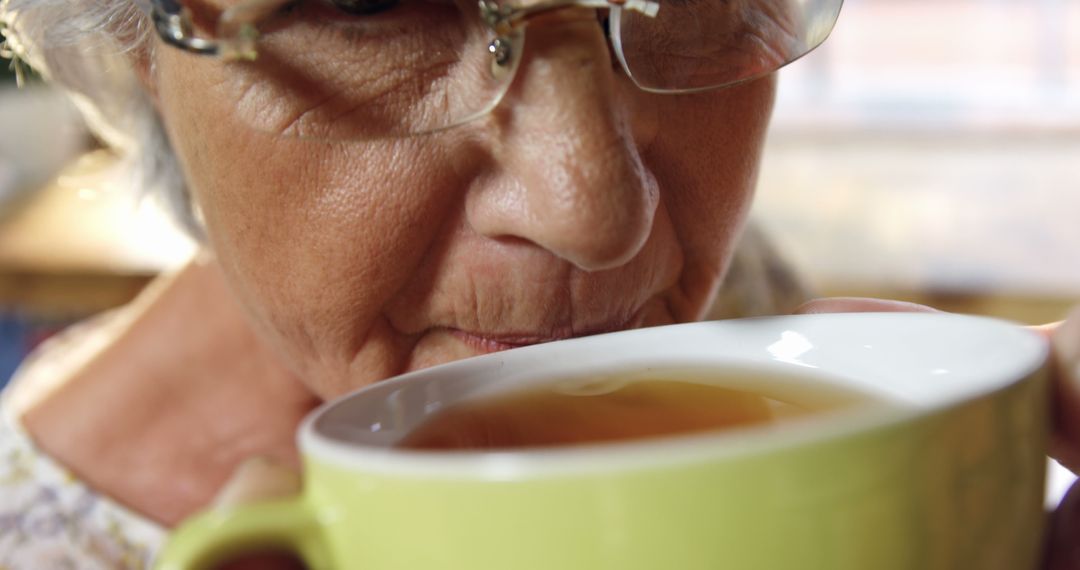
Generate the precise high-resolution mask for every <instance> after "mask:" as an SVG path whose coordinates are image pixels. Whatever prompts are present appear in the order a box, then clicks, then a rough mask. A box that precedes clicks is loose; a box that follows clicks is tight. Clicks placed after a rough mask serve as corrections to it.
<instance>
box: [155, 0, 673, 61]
mask: <svg viewBox="0 0 1080 570" xmlns="http://www.w3.org/2000/svg"><path fill="white" fill-rule="evenodd" d="M295 1H296V0H252V1H250V2H246V3H243V4H239V5H237V6H234V7H232V8H229V9H227V10H226V11H225V12H224V13H223V14H222V16H221V19H220V20H219V28H220V27H221V25H222V24H227V25H231V26H234V27H235V28H236V37H234V38H230V39H228V40H226V39H224V38H216V39H209V38H204V37H200V36H199V35H197V34H196V33H195V31H194V25H193V24H192V19H191V11H190V10H189V9H188V8H187V7H185V6H184V5H183V4H181V2H180V1H179V0H150V5H151V18H152V20H153V23H154V29H155V30H156V31H157V34H158V36H160V37H161V39H162V41H164V42H165V43H166V44H168V45H170V46H172V47H175V48H179V49H181V50H183V51H186V52H189V53H193V54H196V55H203V56H212V57H218V58H220V59H223V60H226V61H237V60H239V61H244V60H246V61H254V60H255V59H256V58H257V57H258V49H257V47H256V46H255V44H256V42H257V40H258V37H259V31H258V27H257V26H258V23H259V22H258V20H259V19H260V18H258V17H256V18H243V17H241V16H242V14H241V12H242V11H243V10H245V9H247V10H249V11H252V12H254V13H255V14H254V15H255V16H264V15H266V14H268V13H269V12H270V11H272V10H275V9H278V8H281V7H283V6H285V5H287V4H289V3H291V2H295ZM301 1H303V0H301ZM477 4H478V8H479V11H480V18H481V20H483V22H484V24H485V25H486V26H488V28H490V29H491V30H492V31H493V32H494V33H495V34H496V37H495V38H494V39H493V40H491V43H490V44H488V53H490V54H491V56H492V62H493V64H494V65H495V66H498V67H506V66H508V65H510V64H511V62H512V60H513V59H514V54H512V53H511V51H510V50H511V49H513V48H512V42H511V39H510V36H511V35H513V34H515V33H517V32H518V31H519V30H521V29H523V28H525V27H526V26H527V25H528V22H529V20H531V19H533V18H535V17H537V16H540V15H543V14H547V13H550V12H554V11H557V10H562V9H566V8H590V9H604V8H612V7H618V8H622V9H624V10H630V11H634V12H639V13H641V14H643V15H645V16H648V17H650V18H655V17H656V15H657V14H658V13H659V11H660V4H659V2H656V1H654V0H542V1H540V2H536V3H532V4H529V5H527V6H512V5H508V4H504V5H499V4H498V3H497V2H496V1H495V0H479V1H478V3H477Z"/></svg>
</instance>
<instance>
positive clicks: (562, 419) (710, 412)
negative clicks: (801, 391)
mask: <svg viewBox="0 0 1080 570" xmlns="http://www.w3.org/2000/svg"><path fill="white" fill-rule="evenodd" d="M808 402H813V403H812V404H810V403H808ZM850 403H851V399H850V398H844V399H839V400H837V399H824V401H823V399H822V398H808V399H806V401H804V402H802V403H800V402H799V401H789V400H787V399H785V400H783V401H782V400H778V399H774V398H770V397H767V396H765V395H763V394H760V393H754V392H747V391H743V390H736V389H732V388H726V387H722V386H719V385H715V384H711V383H706V382H695V381H683V380H670V379H655V378H654V379H649V378H641V379H634V380H618V379H614V380H600V381H592V382H564V383H561V384H556V385H554V386H544V387H539V388H530V389H526V390H520V391H514V392H508V393H503V394H498V395H493V396H489V397H486V398H476V399H474V400H467V401H465V402H462V403H459V404H455V405H452V406H450V407H448V408H446V409H444V410H442V411H440V412H437V413H435V414H434V415H433V416H432V417H430V418H429V419H427V420H426V421H425V422H423V423H422V424H421V425H420V426H419V427H417V428H416V429H414V430H413V431H412V432H410V433H409V434H408V435H407V436H406V437H405V438H404V439H402V440H401V441H400V442H399V443H398V447H401V448H407V449H415V450H432V451H435V450H482V449H514V448H529V447H549V446H560V445H576V444H586V443H596V442H612V441H622V440H632V439H642V438H650V437H660V436H671V435H678V434H688V433H697V432H706V431H714V430H723V429H731V428H737V427H746V426H753V425H760V424H768V423H773V422H778V421H781V420H783V419H786V418H794V417H799V416H803V415H806V414H809V413H813V412H816V411H821V410H826V409H833V408H837V407H843V406H845V405H848V404H850Z"/></svg>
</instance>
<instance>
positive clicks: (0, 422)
mask: <svg viewBox="0 0 1080 570" xmlns="http://www.w3.org/2000/svg"><path fill="white" fill-rule="evenodd" d="M0 416H3V417H2V418H0V570H68V569H71V570H139V569H143V568H149V567H150V562H151V559H152V556H153V554H154V552H155V551H156V550H157V548H158V547H159V546H160V545H161V543H162V542H163V541H164V539H165V530H164V529H163V528H161V527H159V526H158V525H156V524H154V523H153V522H151V521H148V520H146V519H144V518H142V517H141V516H139V515H137V514H135V513H133V512H131V511H129V510H128V509H125V508H124V507H122V506H120V505H118V504H116V503H115V502H113V501H110V500H109V499H108V498H107V497H103V496H101V495H99V494H98V493H96V492H94V490H93V489H90V488H89V487H87V486H86V485H84V484H83V483H82V482H81V481H79V480H78V479H76V478H75V477H74V476H72V474H71V473H69V472H68V471H67V470H65V469H64V468H63V467H61V466H59V465H57V464H56V463H55V462H53V461H52V460H51V459H49V457H48V456H46V455H45V454H44V453H42V452H41V451H39V450H38V449H37V448H35V447H34V444H33V442H32V441H31V440H30V438H29V437H28V436H27V434H26V433H25V432H23V431H22V429H21V428H20V426H19V425H18V424H16V423H15V421H14V418H12V417H10V415H9V414H8V413H6V411H5V410H3V408H2V406H0Z"/></svg>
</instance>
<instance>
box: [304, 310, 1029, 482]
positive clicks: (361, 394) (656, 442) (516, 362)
mask: <svg viewBox="0 0 1080 570" xmlns="http://www.w3.org/2000/svg"><path fill="white" fill-rule="evenodd" d="M809 323H813V324H816V325H821V324H823V323H824V324H825V325H826V326H828V325H832V324H835V326H839V327H844V326H847V327H865V326H871V325H872V326H886V325H890V324H899V323H907V324H911V323H923V324H925V325H930V326H931V327H937V326H942V327H946V328H948V327H953V328H955V329H957V331H961V330H962V329H970V331H976V330H981V331H984V332H986V334H988V335H993V336H995V337H997V340H1000V341H1002V346H998V347H995V348H997V349H998V351H997V352H996V354H995V355H994V356H995V358H998V359H1004V360H1007V362H1006V364H1008V365H1009V367H1008V368H1007V369H1004V370H1001V371H1000V372H999V373H998V374H997V375H996V377H985V378H981V379H980V384H979V385H978V386H971V387H966V389H964V390H961V393H960V394H959V395H956V396H954V397H943V398H940V399H939V400H938V401H936V402H932V403H929V404H926V405H915V406H910V407H902V406H890V407H888V408H884V409H883V408H881V407H878V406H866V407H858V408H856V409H852V410H844V411H838V412H832V413H829V414H826V415H823V416H821V417H813V418H810V419H807V420H806V421H802V420H795V421H797V422H800V423H802V428H803V429H790V427H791V426H790V423H788V422H785V424H782V425H777V426H765V427H751V428H744V429H738V430H728V431H723V432H715V433H703V434H688V435H678V436H670V437H662V438H655V439H643V440H634V441H629V442H616V443H597V444H588V445H581V446H567V447H554V448H540V449H525V450H513V451H452V452H427V451H411V450H402V449H395V448H391V447H386V446H381V445H379V446H376V445H365V444H358V443H352V442H346V441H343V440H341V439H339V438H335V437H333V436H331V435H328V434H326V433H324V430H323V426H322V425H320V423H321V420H322V419H323V418H326V417H327V416H328V414H330V413H331V412H332V411H333V410H335V409H338V408H339V407H340V406H343V405H345V404H346V402H349V401H354V400H356V399H366V398H370V397H375V396H374V395H375V394H378V393H380V392H385V391H387V390H391V389H394V388H396V387H400V386H404V385H406V384H407V383H411V382H416V381H418V379H423V378H428V377H430V376H432V375H435V374H439V373H448V374H452V375H465V374H469V373H470V371H471V370H474V369H477V368H478V367H480V366H483V365H485V364H486V365H488V366H491V365H492V364H493V363H499V364H500V365H502V364H505V365H507V366H510V367H513V366H520V365H521V363H522V362H523V361H524V360H525V357H527V356H528V357H530V358H529V361H530V362H533V363H535V362H536V359H537V358H549V357H550V355H553V354H559V353H562V352H566V351H567V350H568V349H569V348H571V347H573V346H577V345H582V344H585V343H593V344H594V345H597V346H614V345H615V344H617V343H627V342H630V341H631V340H635V342H634V343H633V344H635V346H640V345H642V343H648V342H654V341H655V342H674V340H666V339H667V337H670V336H672V334H673V333H680V334H683V333H685V334H687V335H690V336H693V335H695V334H703V332H704V331H706V330H707V329H709V328H711V327H720V328H724V329H728V328H735V329H737V328H738V327H740V326H755V327H761V326H765V327H770V326H771V327H774V328H775V329H776V330H778V331H780V330H794V329H792V327H795V328H798V327H799V326H801V325H807V324H809ZM957 331H953V332H954V333H955V332H957ZM633 335H637V336H638V337H639V338H637V339H631V338H630V337H631V336H633ZM1006 349H1008V350H1012V352H1010V353H1008V354H1003V353H1002V352H1001V351H1002V350H1006ZM1048 355H1049V346H1048V343H1047V342H1046V340H1045V339H1044V338H1042V337H1041V336H1040V335H1038V334H1037V333H1035V332H1033V331H1030V330H1026V329H1023V328H1021V327H1020V326H1018V325H1016V324H1015V323H1010V322H1007V321H1002V320H998V319H992V318H987V317H976V316H968V315H955V314H947V313H846V314H822V315H794V316H778V317H758V318H751V319H735V320H729V321H712V322H701V323H688V324H679V325H667V326H663V327H653V328H647V329H636V330H631V331H621V332H616V333H608V334H604V335H596V336H592V337H582V338H575V339H569V340H565V341H558V342H554V343H548V344H543V345H535V346H529V347H524V348H519V349H514V350H512V351H505V352H500V353H494V354H488V355H484V356H479V357H474V358H469V359H466V360H461V361H456V362H451V363H448V364H444V365H440V366H436V367H433V368H428V369H424V370H419V371H416V372H411V373H408V374H404V375H401V376H398V377H395V378H391V379H388V380H386V381H383V382H379V383H377V384H374V385H372V386H368V387H365V388H362V389H358V390H356V391H354V392H351V393H349V394H347V395H345V396H343V397H341V398H339V399H336V400H333V401H331V402H327V403H326V404H324V405H322V406H320V407H319V408H318V409H317V410H315V411H314V412H312V413H311V414H309V416H308V417H307V418H306V419H305V420H304V422H303V423H302V425H301V428H300V430H299V432H298V441H299V445H300V448H301V451H302V453H303V454H304V455H305V456H306V457H308V458H309V459H311V460H315V461H326V462H329V463H330V464H333V465H335V466H337V467H340V468H344V469H346V470H353V471H359V472H374V473H388V474H394V475H395V476H406V477H421V478H438V479H446V478H454V479H482V480H518V479H523V478H536V477H552V476H560V475H568V474H579V473H587V472H596V471H601V472H610V471H612V470H616V471H617V470H627V469H642V468H645V469H648V468H657V467H662V466H670V465H677V464H684V463H687V462H698V461H715V460H719V459H726V458H734V457H744V456H750V455H755V454H764V453H775V452H779V451H782V450H784V449H788V448H791V447H794V446H799V445H805V444H808V443H811V442H817V441H827V440H830V439H834V438H840V437H845V436H853V435H856V434H861V433H865V432H868V431H872V430H876V429H884V428H888V427H890V426H895V425H898V424H902V423H904V422H912V421H917V420H919V418H921V417H924V416H928V415H931V414H935V413H940V412H942V411H943V410H946V409H948V408H952V407H956V406H958V405H960V404H962V403H964V402H967V401H971V400H975V399H977V398H980V397H987V396H990V395H991V394H994V393H997V392H1000V391H1002V390H1006V389H1008V388H1010V387H1012V386H1013V385H1015V384H1016V383H1018V382H1020V381H1022V380H1024V379H1026V378H1028V377H1031V376H1032V375H1033V374H1035V373H1037V372H1038V371H1039V370H1040V369H1041V368H1042V367H1043V365H1044V364H1045V361H1046V359H1047V357H1048ZM778 358H780V359H781V360H782V359H783V356H780V357H778ZM717 364H722V363H721V362H717ZM821 372H822V374H823V375H824V376H827V377H829V378H830V379H831V378H837V379H844V381H845V382H846V381H849V380H848V379H847V378H845V375H844V374H841V373H840V372H850V371H837V370H834V369H829V370H824V371H821ZM554 377H556V378H557V377H559V376H558V375H555V376H554ZM429 381H431V380H429ZM466 399H467V398H466Z"/></svg>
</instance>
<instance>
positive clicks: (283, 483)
mask: <svg viewBox="0 0 1080 570" xmlns="http://www.w3.org/2000/svg"><path fill="white" fill-rule="evenodd" d="M300 488H301V479H300V472H299V471H297V470H296V468H295V467H293V466H292V465H290V464H287V463H284V462H281V461H278V460H275V459H271V458H268V457H254V458H251V459H248V460H247V461H244V462H243V463H241V464H240V466H239V467H237V468H236V471H234V472H233V475H232V477H230V478H229V480H228V481H227V482H226V483H225V485H224V486H222V488H221V490H220V491H218V494H217V496H215V497H214V501H213V504H214V506H218V507H227V506H234V505H241V504H244V503H252V502H256V501H264V500H267V499H277V498H281V497H288V496H291V495H296V494H297V493H299V492H300Z"/></svg>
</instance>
